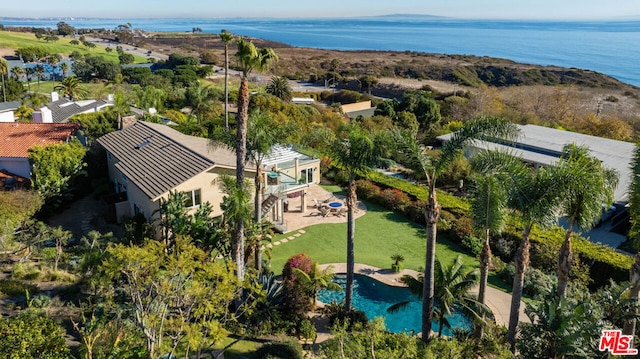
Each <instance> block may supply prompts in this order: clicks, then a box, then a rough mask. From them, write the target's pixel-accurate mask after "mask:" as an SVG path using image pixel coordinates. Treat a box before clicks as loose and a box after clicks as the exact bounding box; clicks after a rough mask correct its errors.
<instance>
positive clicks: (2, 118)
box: [0, 101, 22, 122]
mask: <svg viewBox="0 0 640 359" xmlns="http://www.w3.org/2000/svg"><path fill="white" fill-rule="evenodd" d="M21 104H22V102H20V101H11V102H0V122H14V121H15V114H14V111H15V110H17V109H18V107H20V105H21Z"/></svg>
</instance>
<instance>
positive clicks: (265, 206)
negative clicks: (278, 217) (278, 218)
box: [262, 194, 280, 216]
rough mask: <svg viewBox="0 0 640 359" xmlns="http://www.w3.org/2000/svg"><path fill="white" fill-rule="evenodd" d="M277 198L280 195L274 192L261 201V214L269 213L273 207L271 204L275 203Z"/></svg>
mask: <svg viewBox="0 0 640 359" xmlns="http://www.w3.org/2000/svg"><path fill="white" fill-rule="evenodd" d="M279 199H280V197H278V196H276V195H274V194H270V195H269V197H267V198H266V199H265V200H264V201H262V216H264V215H266V214H267V213H269V211H270V210H271V208H273V206H274V205H275V204H276V202H278V200H279Z"/></svg>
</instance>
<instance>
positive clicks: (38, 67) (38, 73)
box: [33, 64, 46, 91]
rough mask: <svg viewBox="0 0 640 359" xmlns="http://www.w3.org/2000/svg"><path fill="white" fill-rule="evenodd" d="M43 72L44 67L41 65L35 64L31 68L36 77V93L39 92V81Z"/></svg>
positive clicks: (42, 76)
mask: <svg viewBox="0 0 640 359" xmlns="http://www.w3.org/2000/svg"><path fill="white" fill-rule="evenodd" d="M45 72H46V71H45V69H44V66H42V64H37V65H36V66H35V67H34V68H33V74H34V75H36V79H38V91H40V80H42V79H43V78H44V74H45Z"/></svg>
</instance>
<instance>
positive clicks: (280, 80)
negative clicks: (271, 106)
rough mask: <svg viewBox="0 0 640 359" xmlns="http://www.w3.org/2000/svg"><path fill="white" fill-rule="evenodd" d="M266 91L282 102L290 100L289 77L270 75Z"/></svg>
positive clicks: (291, 95)
mask: <svg viewBox="0 0 640 359" xmlns="http://www.w3.org/2000/svg"><path fill="white" fill-rule="evenodd" d="M267 93H268V94H270V95H273V96H275V97H277V98H279V99H281V100H282V101H284V102H290V101H291V98H292V97H293V94H292V91H291V86H290V85H289V79H288V78H286V77H284V76H281V77H278V76H274V77H272V78H271V82H270V83H269V85H267Z"/></svg>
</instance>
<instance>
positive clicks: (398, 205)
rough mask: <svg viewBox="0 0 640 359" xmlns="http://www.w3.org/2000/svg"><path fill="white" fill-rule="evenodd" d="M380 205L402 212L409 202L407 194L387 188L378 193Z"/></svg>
mask: <svg viewBox="0 0 640 359" xmlns="http://www.w3.org/2000/svg"><path fill="white" fill-rule="evenodd" d="M380 199H381V202H382V203H381V205H382V206H384V207H386V208H389V209H390V210H392V211H398V212H403V211H404V209H405V208H406V207H407V206H408V205H409V204H410V203H411V200H410V199H409V196H407V194H406V193H404V192H402V191H401V190H399V189H393V188H387V189H385V190H383V191H382V192H381V193H380Z"/></svg>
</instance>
